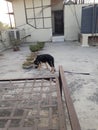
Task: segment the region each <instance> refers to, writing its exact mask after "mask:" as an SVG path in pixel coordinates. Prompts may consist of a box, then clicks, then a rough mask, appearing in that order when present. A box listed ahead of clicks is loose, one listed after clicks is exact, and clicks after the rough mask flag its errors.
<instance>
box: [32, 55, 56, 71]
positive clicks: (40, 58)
mask: <svg viewBox="0 0 98 130" xmlns="http://www.w3.org/2000/svg"><path fill="white" fill-rule="evenodd" d="M42 63H45V65H46V67H47V69H48V65H47V63H48V64H49V66H50V67H51V70H50V71H51V72H52V73H54V72H55V67H54V57H53V56H51V55H49V54H41V55H37V57H36V59H35V61H34V64H35V65H36V68H39V69H40V68H41V64H42Z"/></svg>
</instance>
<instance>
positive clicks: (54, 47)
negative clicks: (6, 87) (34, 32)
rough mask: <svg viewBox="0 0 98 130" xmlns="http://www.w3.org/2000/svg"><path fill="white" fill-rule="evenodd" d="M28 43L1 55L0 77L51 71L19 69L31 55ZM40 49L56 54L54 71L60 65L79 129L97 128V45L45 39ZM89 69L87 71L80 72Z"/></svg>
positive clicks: (43, 73) (32, 74) (42, 73)
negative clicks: (78, 122) (16, 50)
mask: <svg viewBox="0 0 98 130" xmlns="http://www.w3.org/2000/svg"><path fill="white" fill-rule="evenodd" d="M30 53H31V52H30V50H29V46H28V45H22V46H21V48H20V51H18V52H13V51H12V50H7V51H4V52H2V55H1V56H0V79H8V78H24V77H35V76H42V75H43V76H44V75H45V76H46V75H52V74H51V73H50V72H49V71H48V70H46V69H44V68H42V69H41V71H38V70H35V69H29V70H26V69H22V63H23V62H24V61H25V59H26V57H27V56H28V55H30ZM39 53H49V54H51V55H53V56H54V58H55V67H56V73H55V75H57V74H58V67H59V65H62V66H63V68H64V71H66V72H65V77H66V79H67V84H68V87H69V89H70V92H71V97H72V99H73V102H74V106H75V108H76V112H77V115H78V118H79V121H80V125H81V129H82V130H98V47H84V48H83V47H81V45H80V44H79V43H78V42H64V43H46V45H45V47H44V49H43V50H42V51H40V52H39ZM81 73H89V75H85V74H81Z"/></svg>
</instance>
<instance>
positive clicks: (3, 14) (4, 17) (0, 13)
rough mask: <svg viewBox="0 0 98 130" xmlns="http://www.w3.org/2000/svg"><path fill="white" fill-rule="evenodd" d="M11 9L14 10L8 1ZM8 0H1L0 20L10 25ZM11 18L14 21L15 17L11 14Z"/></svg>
mask: <svg viewBox="0 0 98 130" xmlns="http://www.w3.org/2000/svg"><path fill="white" fill-rule="evenodd" d="M8 7H9V11H10V12H12V5H11V3H10V2H8ZM7 13H8V8H7V2H6V1H5V0H0V22H3V23H5V24H8V25H10V20H9V15H8V14H7ZM11 20H12V22H13V18H12V16H11Z"/></svg>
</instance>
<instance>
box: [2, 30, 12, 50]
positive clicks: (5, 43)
mask: <svg viewBox="0 0 98 130" xmlns="http://www.w3.org/2000/svg"><path fill="white" fill-rule="evenodd" d="M10 46H11V45H10V40H9V34H8V31H1V32H0V51H3V50H5V49H8V48H9V47H10Z"/></svg>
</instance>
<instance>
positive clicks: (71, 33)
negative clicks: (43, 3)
mask: <svg viewBox="0 0 98 130" xmlns="http://www.w3.org/2000/svg"><path fill="white" fill-rule="evenodd" d="M82 6H84V5H65V6H64V37H65V40H78V34H79V33H80V28H81V13H82Z"/></svg>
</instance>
